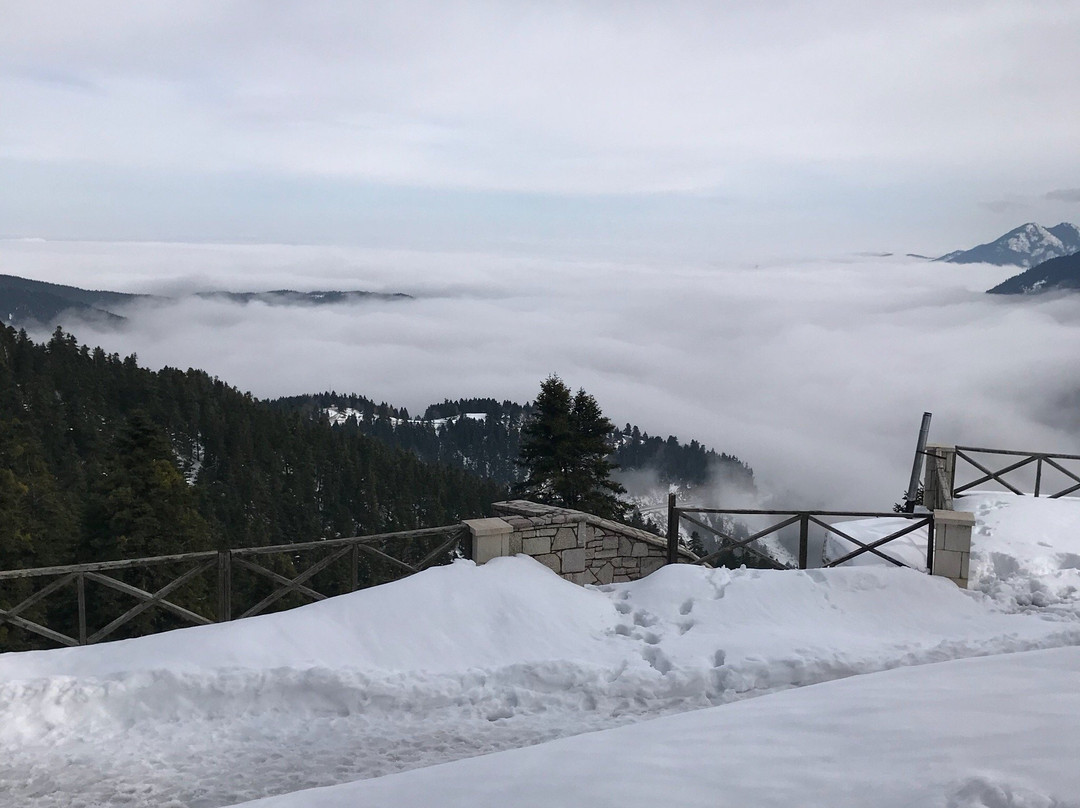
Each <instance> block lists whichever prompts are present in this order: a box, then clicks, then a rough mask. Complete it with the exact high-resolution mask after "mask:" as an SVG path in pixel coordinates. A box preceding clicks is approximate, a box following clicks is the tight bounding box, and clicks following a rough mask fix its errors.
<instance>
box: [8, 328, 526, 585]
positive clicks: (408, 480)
mask: <svg viewBox="0 0 1080 808" xmlns="http://www.w3.org/2000/svg"><path fill="white" fill-rule="evenodd" d="M505 494H506V491H505V487H504V486H502V485H500V484H498V483H496V482H491V481H486V480H483V479H481V478H479V477H477V476H475V475H473V474H468V473H466V472H464V471H463V470H460V469H449V468H445V467H440V466H438V465H435V464H432V463H426V462H423V461H422V460H421V459H420V458H418V457H417V456H416V455H415V454H414V453H410V452H406V451H402V450H401V449H397V448H394V447H392V446H388V445H385V444H384V443H381V442H379V441H377V440H374V439H372V438H371V437H370V436H368V435H365V434H361V433H360V432H359V431H358V430H352V431H350V430H342V429H333V428H331V426H330V425H329V424H328V423H327V422H326V421H325V420H324V419H323V420H318V419H314V420H313V419H311V418H308V417H306V416H305V415H303V414H302V413H300V412H297V411H289V410H288V409H285V408H282V407H272V406H269V405H268V404H267V403H265V402H263V401H259V400H258V399H255V398H252V397H251V396H250V395H248V394H244V393H241V392H240V391H239V390H236V389H235V388H233V387H230V386H229V385H227V384H226V383H224V382H222V381H220V380H218V379H215V378H212V377H210V376H208V375H207V374H206V373H204V372H202V371H197V370H188V371H180V370H176V369H172V368H165V369H163V370H161V371H150V370H147V369H145V368H141V367H139V366H138V363H137V360H136V357H134V356H129V357H127V358H124V359H122V358H121V357H119V356H118V355H116V354H111V355H110V354H106V353H105V352H104V351H102V350H101V349H100V348H95V349H91V348H88V347H86V346H80V345H79V344H78V342H77V341H76V339H75V338H74V337H73V336H71V335H68V334H64V333H63V332H61V331H60V330H59V329H58V330H57V331H56V332H55V333H54V335H53V337H52V339H51V340H49V342H48V343H47V344H44V345H42V344H38V343H35V342H33V341H32V340H30V339H29V338H28V337H27V336H26V334H25V333H23V332H16V331H14V330H13V329H11V328H8V327H2V328H0V569H12V568H20V567H31V566H42V565H50V564H60V563H70V562H76V561H87V560H94V561H98V560H107V559H114V558H122V557H133V556H143V555H154V554H159V553H173V552H183V551H188V550H202V549H213V548H215V547H218V546H231V547H240V546H252V545H261V544H275V543H286V542H295V541H305V540H313V539H318V538H320V537H325V536H339V535H341V536H351V535H358V534H369V533H377V532H382V531H390V530H398V529H409V528H414V527H424V526H432V525H441V524H452V523H454V522H456V521H458V520H460V519H461V518H469V517H474V516H479V515H483V514H485V513H486V512H487V511H488V509H489V507H490V504H491V503H492V502H493V501H496V500H498V499H500V498H502V497H504V496H505Z"/></svg>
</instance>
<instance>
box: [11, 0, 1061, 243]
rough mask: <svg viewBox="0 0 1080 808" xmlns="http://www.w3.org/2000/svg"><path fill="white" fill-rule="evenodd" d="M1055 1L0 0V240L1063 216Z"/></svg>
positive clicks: (853, 236)
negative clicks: (383, 0) (143, 0)
mask: <svg viewBox="0 0 1080 808" xmlns="http://www.w3.org/2000/svg"><path fill="white" fill-rule="evenodd" d="M1078 64H1080V2H1077V1H1076V0H1031V1H1030V2H1025V1H1024V0H1005V1H1004V2H984V1H976V0H971V1H968V0H904V2H869V3H868V2H865V0H820V1H819V2H790V1H788V0H773V1H771V2H767V3H765V2H760V3H759V2H738V3H734V2H712V3H709V2H664V3H646V2H635V1H634V0H618V1H617V2H586V0H578V1H577V2H565V3H560V2H527V0H514V2H499V3H496V2H490V3H486V2H464V3H462V2H446V1H445V0H440V1H439V2H431V3H423V2H386V3H380V2H355V3H344V2H333V3H331V2H319V1H318V0H304V1H303V2H287V1H285V0H282V1H281V2H261V1H260V2H255V0H252V1H251V2H244V1H242V0H240V1H237V2H228V1H224V0H212V1H207V2H200V1H199V0H177V2H166V1H165V0H161V1H160V2H152V3H139V2H130V0H123V2H109V1H108V0H72V1H71V2H49V1H48V0H41V1H40V2H27V1H26V0H17V1H16V0H0V235H2V236H8V237H46V238H51V239H94V240H166V241H217V242H268V241H272V242H284V243H316V244H351V245H363V246H374V247H405V248H412V249H417V248H418V249H439V250H447V249H449V250H492V249H496V250H523V251H528V252H537V251H544V252H549V253H551V252H554V253H577V254H593V255H612V254H615V253H616V252H618V253H620V254H622V255H630V256H643V255H652V256H658V255H676V254H691V255H694V256H696V257H708V258H716V259H718V260H728V259H738V260H754V259H757V258H766V257H770V256H778V255H784V256H790V255H806V254H821V253H823V252H837V251H840V252H842V251H848V250H850V251H858V250H895V251H899V252H907V251H912V252H925V253H934V254H938V253H942V252H945V251H947V250H951V249H954V248H960V247H968V246H971V245H973V244H975V243H977V242H980V241H986V240H989V239H991V238H993V237H996V236H997V235H998V234H1000V233H1001V232H1003V231H1004V230H1006V229H1009V228H1011V227H1013V226H1015V225H1017V224H1020V223H1021V222H1024V221H1028V220H1036V221H1041V222H1043V223H1045V224H1055V223H1057V222H1058V221H1061V220H1073V221H1076V220H1080V159H1078V157H1077V150H1076V145H1077V138H1078V135H1080V71H1078V70H1077V65H1078Z"/></svg>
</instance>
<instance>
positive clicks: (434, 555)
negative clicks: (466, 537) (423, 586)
mask: <svg viewBox="0 0 1080 808" xmlns="http://www.w3.org/2000/svg"><path fill="white" fill-rule="evenodd" d="M460 541H461V534H460V533H459V534H458V535H456V536H453V537H452V538H450V539H448V540H447V541H445V542H443V543H442V544H440V545H439V546H438V547H436V548H435V549H434V550H432V551H431V552H430V553H428V554H427V555H426V556H424V557H423V558H422V559H421V560H420V563H418V564H417V565H416V569H417V571H419V570H422V569H427V567H428V565H430V564H431V563H432V562H434V561H435V560H436V559H438V557H439V556H441V555H442V554H443V553H445V552H446V551H447V550H449V549H450V548H451V547H453V546H454V545H456V544H458V543H459V542H460Z"/></svg>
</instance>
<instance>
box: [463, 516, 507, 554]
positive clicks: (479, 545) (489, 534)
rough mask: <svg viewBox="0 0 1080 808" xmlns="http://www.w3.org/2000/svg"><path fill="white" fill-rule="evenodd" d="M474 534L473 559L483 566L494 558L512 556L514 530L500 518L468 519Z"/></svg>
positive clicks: (470, 530) (466, 522) (467, 521)
mask: <svg viewBox="0 0 1080 808" xmlns="http://www.w3.org/2000/svg"><path fill="white" fill-rule="evenodd" d="M465 524H466V525H467V526H468V528H469V532H470V533H472V559H473V561H475V562H476V563H477V564H483V563H485V562H487V561H490V560H491V559H493V558H499V557H501V556H508V555H510V534H511V533H513V531H514V528H513V527H511V526H510V525H509V524H508V523H507V522H504V521H503V520H502V519H499V518H497V517H496V518H491V519H466V520H465Z"/></svg>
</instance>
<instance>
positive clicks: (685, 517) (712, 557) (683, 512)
mask: <svg viewBox="0 0 1080 808" xmlns="http://www.w3.org/2000/svg"><path fill="white" fill-rule="evenodd" d="M704 514H717V515H722V516H730V517H740V516H741V517H760V516H767V517H775V516H780V517H783V518H782V519H780V520H779V521H776V522H772V523H771V524H769V525H767V526H766V527H765V528H764V529H762V530H758V531H756V532H754V533H752V534H749V535H747V536H746V537H743V538H737V537H735V536H733V535H731V534H730V533H727V532H725V531H724V530H722V529H720V528H717V527H714V526H712V525H709V524H707V523H706V522H704V521H702V520H701V519H699V518H697V517H698V516H701V515H704ZM878 518H881V519H884V518H888V519H906V520H909V521H910V522H911V524H909V525H906V526H904V527H903V528H901V529H900V530H896V531H894V532H892V533H889V534H888V535H887V536H882V537H881V538H878V539H874V540H873V541H869V542H864V541H862V540H861V539H857V538H855V537H854V536H851V535H849V534H848V533H846V532H844V531H843V530H841V529H840V528H838V527H837V526H836V525H835V524H833V523H831V522H829V521H827V520H829V519H878ZM684 522H685V523H688V524H690V525H693V526H694V527H696V528H699V529H701V530H705V531H708V532H709V533H712V534H713V535H715V536H716V537H717V538H718V539H719V540H720V542H721V546H720V548H719V549H718V550H716V551H715V552H712V553H709V554H707V555H705V556H702V557H701V558H700V559H698V560H697V561H696V562H695V563H697V564H711V563H714V562H715V561H716V560H718V559H719V558H720V557H721V556H722V555H723V554H725V553H727V552H730V551H733V550H743V551H746V552H750V553H753V554H754V555H757V556H759V557H761V558H762V559H764V560H766V561H768V562H770V563H771V564H773V565H775V566H777V567H781V568H788V569H800V570H805V569H809V561H810V559H809V550H810V526H811V525H816V526H817V527H819V528H822V529H823V530H824V531H825V534H826V535H828V534H830V533H831V534H834V535H836V536H838V537H839V538H841V539H844V540H845V541H848V542H850V543H851V544H852V545H854V546H855V549H854V550H852V551H851V552H848V553H845V554H844V555H842V556H841V557H839V558H835V559H832V560H831V561H828V562H825V563H823V564H822V565H821V566H823V567H837V566H840V565H841V564H844V563H846V562H847V561H850V560H851V559H853V558H857V557H858V556H861V555H863V554H864V553H870V554H872V555H875V556H877V557H879V558H881V559H884V560H885V561H888V562H890V563H892V564H894V565H896V566H898V567H908V566H910V565H909V564H906V563H904V562H903V561H901V560H899V559H897V558H894V557H892V556H890V555H888V554H887V553H885V552H883V551H882V550H880V549H879V548H881V547H882V546H883V545H886V544H888V543H889V542H891V541H894V540H896V539H899V538H901V537H902V536H906V535H908V534H909V533H913V532H914V531H916V530H918V529H920V528H926V570H927V571H928V572H932V571H933V565H934V515H933V514H932V513H894V512H889V513H881V512H876V511H869V512H861V511H794V510H790V511H785V510H755V509H737V508H695V507H679V506H678V505H677V504H676V500H675V496H674V495H671V496H670V497H669V498H668V553H669V562H668V563H674V560H672V558H671V553H672V548H677V547H678V542H679V530H680V526H681V525H682V524H683V523H684ZM792 525H798V530H799V536H798V562H797V565H795V566H792V565H789V564H785V563H784V562H782V561H780V560H779V559H776V558H773V557H772V556H770V555H769V554H767V553H765V552H763V551H761V550H759V549H758V548H756V547H754V545H753V543H754V542H755V541H757V540H759V539H763V538H765V537H767V536H770V535H774V534H776V535H779V533H780V531H781V530H784V529H785V528H787V527H789V526H792Z"/></svg>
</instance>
